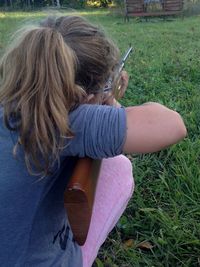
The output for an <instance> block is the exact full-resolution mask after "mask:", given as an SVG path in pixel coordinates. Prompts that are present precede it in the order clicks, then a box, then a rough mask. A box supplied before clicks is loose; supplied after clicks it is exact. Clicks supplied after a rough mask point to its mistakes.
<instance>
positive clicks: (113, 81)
mask: <svg viewBox="0 0 200 267" xmlns="http://www.w3.org/2000/svg"><path fill="white" fill-rule="evenodd" d="M132 50H133V47H132V46H131V47H130V48H128V50H127V51H126V53H125V55H124V56H123V57H122V59H121V61H120V63H119V65H118V66H117V67H116V69H115V71H114V75H113V77H109V79H108V81H107V82H106V85H105V87H104V89H103V92H104V93H109V92H112V94H113V95H114V97H115V98H117V96H118V95H119V91H120V86H119V81H120V78H121V72H122V70H123V68H124V66H125V63H126V60H127V59H128V57H129V55H130V53H131V52H132Z"/></svg>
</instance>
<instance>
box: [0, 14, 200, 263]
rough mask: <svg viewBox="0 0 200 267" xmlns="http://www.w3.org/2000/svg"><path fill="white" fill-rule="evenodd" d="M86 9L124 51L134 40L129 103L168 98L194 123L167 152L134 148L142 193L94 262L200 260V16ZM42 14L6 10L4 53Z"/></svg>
mask: <svg viewBox="0 0 200 267" xmlns="http://www.w3.org/2000/svg"><path fill="white" fill-rule="evenodd" d="M77 13H78V12H76V13H75V14H77ZM79 14H82V15H83V16H86V17H87V18H88V19H90V20H91V21H92V22H94V23H96V24H100V25H102V26H103V27H104V28H105V30H106V31H107V32H108V33H109V34H110V36H112V37H113V38H114V40H115V42H116V43H117V44H118V46H119V48H120V50H121V52H122V54H123V53H124V52H125V51H126V49H127V48H128V47H129V45H130V44H131V45H132V46H133V47H134V53H132V55H131V57H130V58H129V60H128V62H127V65H126V70H127V71H128V73H129V75H130V82H129V88H128V90H127V92H126V95H125V98H124V99H123V100H122V101H121V102H122V104H123V105H124V106H128V105H138V104H142V103H144V102H147V101H157V102H160V103H163V104H165V105H167V106H168V107H170V108H173V109H175V110H177V111H178V112H180V113H181V114H182V116H183V118H184V121H185V123H186V126H187V129H188V137H187V138H186V139H185V140H184V141H182V142H181V143H179V144H177V145H175V146H173V147H171V148H169V149H166V150H164V151H162V152H160V153H155V154H151V155H139V156H138V155H128V156H129V158H130V159H131V160H132V163H133V170H134V177H135V184H136V187H135V193H134V196H133V198H132V199H131V201H130V203H129V205H128V207H127V210H126V212H125V213H124V215H123V216H122V218H121V219H120V221H119V223H118V224H117V226H116V227H115V229H114V230H113V232H112V233H111V235H110V236H109V238H108V239H107V241H106V243H105V244H104V246H103V248H102V249H101V251H100V252H99V255H98V259H97V260H96V263H95V266H98V267H102V266H105V267H106V266H107V267H116V266H118V267H131V266H140V267H145V266H150V267H158V266H159V267H164V266H165V267H179V266H183V267H184V266H188V267H197V266H200V26H199V25H200V16H199V17H198V16H196V17H190V18H184V19H183V20H182V19H181V18H175V19H170V20H166V21H163V20H161V19H152V20H149V21H148V22H145V21H142V22H140V21H138V20H137V19H135V20H134V19H132V20H130V22H129V23H124V21H123V18H122V17H120V16H117V15H115V13H114V12H113V11H112V12H111V13H110V12H109V11H105V10H102V11H101V10H98V9H97V10H96V11H83V12H80V13H79ZM43 16H44V13H16V12H15V13H0V53H2V52H3V49H4V47H5V46H6V45H7V43H8V40H9V36H10V33H12V32H15V31H16V29H17V28H18V27H20V26H21V25H24V24H26V23H29V22H31V23H35V21H37V20H38V19H40V18H41V17H43Z"/></svg>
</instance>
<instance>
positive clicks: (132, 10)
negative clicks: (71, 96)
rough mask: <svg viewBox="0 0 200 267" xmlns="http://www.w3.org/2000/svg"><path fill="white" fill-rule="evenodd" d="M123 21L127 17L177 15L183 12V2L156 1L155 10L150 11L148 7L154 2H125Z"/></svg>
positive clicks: (180, 0)
mask: <svg viewBox="0 0 200 267" xmlns="http://www.w3.org/2000/svg"><path fill="white" fill-rule="evenodd" d="M124 3H125V21H126V20H127V21H128V20H129V17H153V16H170V15H178V14H182V12H183V0H161V1H160V2H159V1H156V4H157V10H150V9H149V8H148V7H149V6H150V5H151V3H155V1H149V3H145V1H144V0H125V1H124Z"/></svg>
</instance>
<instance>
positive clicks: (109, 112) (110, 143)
mask: <svg viewBox="0 0 200 267" xmlns="http://www.w3.org/2000/svg"><path fill="white" fill-rule="evenodd" d="M69 121H70V128H71V130H72V131H73V133H74V134H75V137H73V138H72V139H71V140H70V141H69V142H68V145H67V146H66V147H65V149H64V151H63V153H64V155H66V156H78V157H85V156H88V157H91V158H93V159H102V158H107V157H113V156H117V155H119V154H121V153H122V149H123V145H124V142H125V138H126V112H125V109H124V108H115V107H111V106H101V105H87V104H85V105H81V106H79V107H78V108H77V109H76V110H74V111H72V112H71V113H70V115H69Z"/></svg>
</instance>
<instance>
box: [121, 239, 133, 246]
mask: <svg viewBox="0 0 200 267" xmlns="http://www.w3.org/2000/svg"><path fill="white" fill-rule="evenodd" d="M123 245H124V247H125V248H132V247H134V245H135V242H134V240H133V239H128V240H126V241H125V242H124V244H123Z"/></svg>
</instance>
